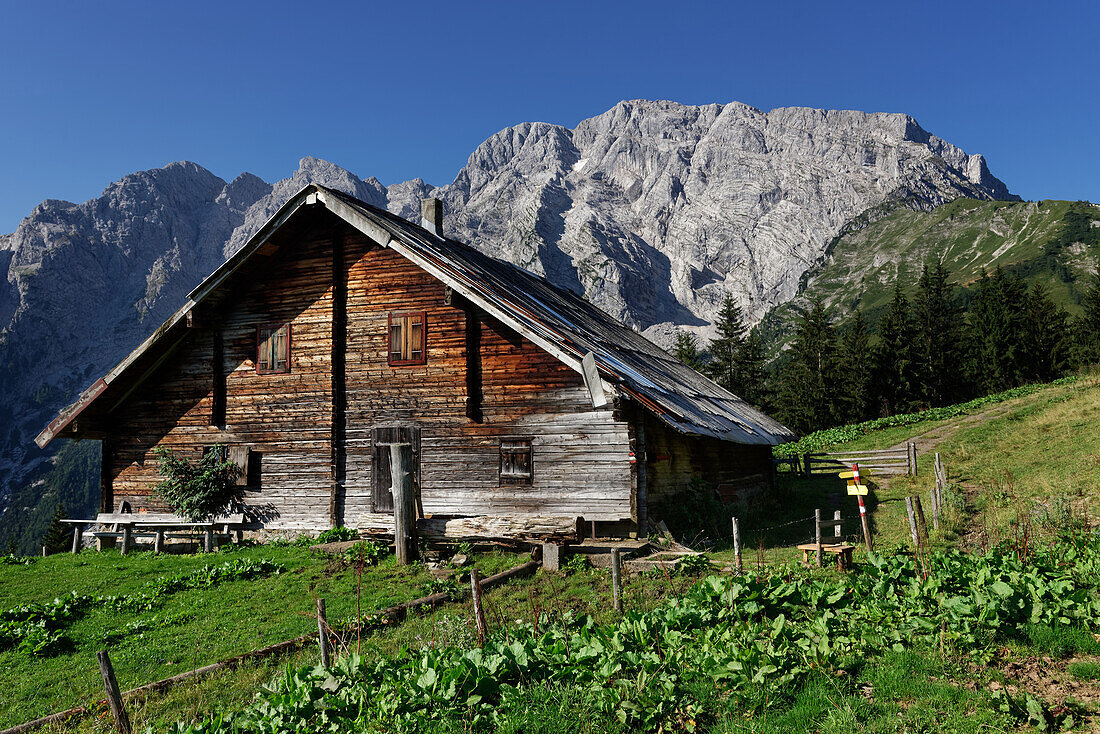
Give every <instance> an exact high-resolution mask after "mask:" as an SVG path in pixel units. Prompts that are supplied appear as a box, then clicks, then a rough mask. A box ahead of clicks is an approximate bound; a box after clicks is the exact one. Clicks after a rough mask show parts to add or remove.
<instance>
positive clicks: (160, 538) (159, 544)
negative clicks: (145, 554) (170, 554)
mask: <svg viewBox="0 0 1100 734" xmlns="http://www.w3.org/2000/svg"><path fill="white" fill-rule="evenodd" d="M163 552H164V530H157V534H156V535H155V536H153V553H163Z"/></svg>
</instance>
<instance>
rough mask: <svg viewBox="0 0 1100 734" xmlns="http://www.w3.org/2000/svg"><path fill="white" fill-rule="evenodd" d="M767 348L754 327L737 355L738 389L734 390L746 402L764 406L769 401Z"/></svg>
mask: <svg viewBox="0 0 1100 734" xmlns="http://www.w3.org/2000/svg"><path fill="white" fill-rule="evenodd" d="M766 362H767V350H766V349H765V348H764V340H763V339H762V338H761V336H760V334H758V333H757V332H756V330H755V329H754V330H753V331H752V332H750V333H749V335H748V337H746V338H745V343H744V344H742V345H741V352H740V353H739V354H738V355H737V390H734V391H733V392H734V393H735V394H736V395H738V396H740V397H741V398H742V399H743V400H745V401H746V402H749V403H751V404H753V405H756V406H763V405H764V404H765V403H766V402H767V388H766V385H767V379H768V371H767V369H766V367H765V363H766Z"/></svg>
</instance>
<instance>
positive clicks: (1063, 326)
mask: <svg viewBox="0 0 1100 734" xmlns="http://www.w3.org/2000/svg"><path fill="white" fill-rule="evenodd" d="M1068 318H1069V317H1068V315H1067V314H1066V312H1065V311H1064V310H1063V309H1061V308H1059V307H1058V305H1057V304H1056V303H1054V301H1053V299H1051V297H1050V294H1049V292H1048V291H1047V289H1046V288H1045V287H1043V285H1042V284H1041V283H1035V285H1033V286H1032V287H1031V290H1029V291H1028V293H1027V297H1026V299H1025V301H1024V329H1025V334H1026V337H1025V340H1024V345H1025V349H1026V353H1027V357H1026V359H1025V364H1026V365H1027V367H1028V369H1029V370H1030V372H1029V374H1028V379H1030V380H1038V381H1040V382H1049V381H1051V380H1053V379H1055V378H1056V377H1058V376H1059V375H1061V374H1062V373H1063V372H1064V371H1065V368H1066V363H1067V358H1068V356H1067V354H1066V352H1067V348H1066V347H1067V335H1068V328H1067V321H1068Z"/></svg>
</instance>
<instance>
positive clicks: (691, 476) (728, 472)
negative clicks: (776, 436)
mask: <svg viewBox="0 0 1100 734" xmlns="http://www.w3.org/2000/svg"><path fill="white" fill-rule="evenodd" d="M640 420H642V422H643V426H644V428H645V440H646V492H647V500H648V504H649V506H650V507H659V506H660V505H661V504H662V503H667V502H669V501H672V500H673V498H674V497H675V496H676V495H677V494H679V493H681V492H686V491H690V490H692V489H693V486H692V485H693V483H695V484H697V485H701V487H702V488H703V489H704V490H705V491H713V490H715V489H718V488H719V487H720V486H721V487H722V488H723V489H724V490H726V491H728V492H729V493H730V494H731V495H732V494H736V495H737V497H736V498H737V499H750V498H751V497H752V496H754V495H757V494H759V493H761V492H763V491H766V490H767V489H768V488H769V487H771V486H772V483H773V480H774V469H773V466H772V452H771V446H768V445H763V446H759V445H749V444H739V443H731V442H729V441H719V440H718V439H714V438H705V437H701V436H688V435H684V434H682V433H679V432H677V431H675V430H673V429H672V428H671V427H669V426H667V425H666V424H664V423H662V422H661V421H659V420H657V419H656V418H654V417H652V416H650V415H649V414H648V413H642V414H640ZM659 519H660V518H659V517H653V520H654V521H656V520H659Z"/></svg>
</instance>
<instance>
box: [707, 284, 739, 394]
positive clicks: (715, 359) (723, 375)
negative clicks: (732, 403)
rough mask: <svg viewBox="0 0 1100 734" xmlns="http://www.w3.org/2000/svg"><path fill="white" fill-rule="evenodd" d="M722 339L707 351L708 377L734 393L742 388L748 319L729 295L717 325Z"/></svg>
mask: <svg viewBox="0 0 1100 734" xmlns="http://www.w3.org/2000/svg"><path fill="white" fill-rule="evenodd" d="M714 327H715V330H716V331H717V332H718V335H717V336H716V337H715V338H714V339H712V340H711V342H710V345H709V346H708V347H707V354H709V355H710V362H709V363H708V364H707V376H708V377H710V379H712V380H714V381H715V382H717V383H718V384H719V385H721V386H722V387H724V388H726V389H727V390H729V391H730V392H732V393H737V392H738V388H740V380H739V379H738V378H739V375H738V359H739V357H740V354H741V349H742V347H743V346H744V344H745V333H746V331H747V330H746V329H745V319H744V315H743V314H742V313H741V309H740V307H739V306H738V305H737V304H736V303H735V302H734V300H733V296H731V295H729V294H726V297H725V299H723V301H722V308H720V309H719V310H718V318H717V320H716V321H715V322H714Z"/></svg>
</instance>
